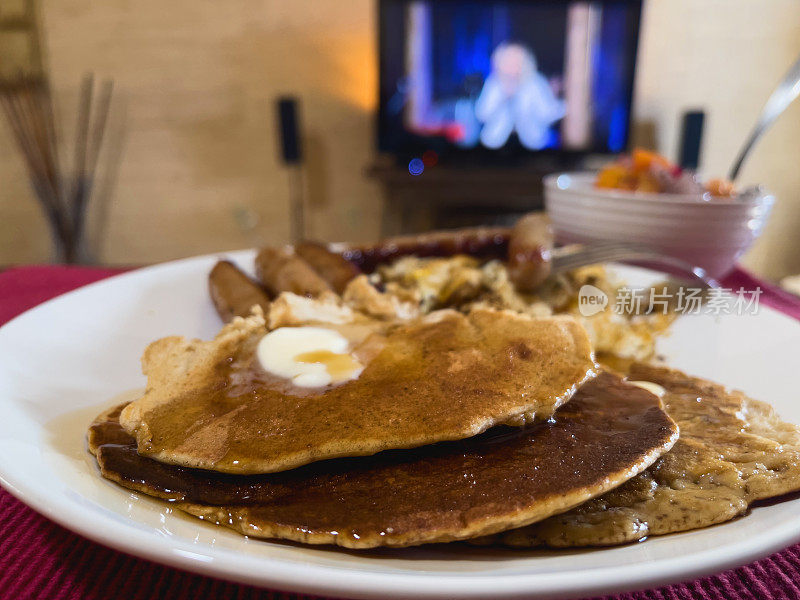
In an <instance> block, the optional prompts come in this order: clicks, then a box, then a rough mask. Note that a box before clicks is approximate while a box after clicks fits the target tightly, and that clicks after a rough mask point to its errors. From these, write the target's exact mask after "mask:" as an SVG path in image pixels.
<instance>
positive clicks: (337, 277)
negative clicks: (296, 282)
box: [294, 242, 361, 294]
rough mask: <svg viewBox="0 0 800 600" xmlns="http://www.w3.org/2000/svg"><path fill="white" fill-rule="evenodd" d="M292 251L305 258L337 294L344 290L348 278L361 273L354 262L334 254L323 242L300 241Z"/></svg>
mask: <svg viewBox="0 0 800 600" xmlns="http://www.w3.org/2000/svg"><path fill="white" fill-rule="evenodd" d="M294 251H295V253H296V254H297V256H299V257H300V258H302V259H303V260H305V261H306V262H307V263H308V264H309V265H310V266H311V268H312V269H314V271H316V272H317V275H319V276H320V277H322V278H323V279H324V280H325V281H326V282H327V283H328V285H329V286H331V287H332V288H333V289H334V291H336V293H337V294H341V293H342V292H344V288H345V287H347V284H348V283H350V280H351V279H353V278H354V277H356V276H357V275H359V274H360V273H361V269H359V268H358V267H357V266H356V265H355V264H353V263H351V262H350V261H348V260H346V259H345V258H344V257H343V256H342V255H341V254H335V253H333V252H331V251H330V250H328V249H327V248H326V247H325V246H324V245H323V244H320V243H317V242H300V243H299V244H297V245H296V246H295V247H294Z"/></svg>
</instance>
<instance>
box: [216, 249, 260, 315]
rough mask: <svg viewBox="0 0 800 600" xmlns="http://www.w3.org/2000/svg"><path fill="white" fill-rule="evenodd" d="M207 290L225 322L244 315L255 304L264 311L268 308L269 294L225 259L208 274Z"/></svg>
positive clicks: (247, 313)
mask: <svg viewBox="0 0 800 600" xmlns="http://www.w3.org/2000/svg"><path fill="white" fill-rule="evenodd" d="M208 292H209V295H210V296H211V301H212V302H213V303H214V308H216V309H217V314H219V317H220V319H222V320H223V321H225V322H226V323H227V322H228V321H231V320H232V319H233V318H234V317H246V316H247V315H249V314H250V311H251V309H252V308H253V306H255V305H258V306H260V307H261V308H263V309H264V311H265V312H266V311H267V309H268V308H269V296H268V295H267V293H266V292H265V291H264V290H263V289H262V287H261V286H260V285H258V284H257V283H256V282H255V281H253V280H252V279H250V278H249V277H248V276H247V275H246V274H245V273H243V272H242V271H241V270H240V269H239V268H238V267H237V266H236V265H234V264H233V263H232V262H230V261H227V260H221V261H219V262H218V263H217V264H216V265H214V268H213V269H211V272H210V273H209V274H208Z"/></svg>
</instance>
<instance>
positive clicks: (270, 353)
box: [256, 326, 364, 387]
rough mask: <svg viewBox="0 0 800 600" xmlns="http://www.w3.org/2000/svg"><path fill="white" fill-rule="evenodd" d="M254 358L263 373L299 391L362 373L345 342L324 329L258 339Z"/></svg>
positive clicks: (301, 329) (280, 331)
mask: <svg viewBox="0 0 800 600" xmlns="http://www.w3.org/2000/svg"><path fill="white" fill-rule="evenodd" d="M256 354H257V356H258V360H259V362H260V363H261V366H262V368H263V369H264V370H265V371H268V372H270V373H272V374H274V375H278V376H279V377H286V378H288V379H291V380H292V383H293V384H294V385H297V386H299V387H324V386H327V385H331V384H337V383H343V382H345V381H349V380H350V379H355V378H357V377H358V376H359V375H360V374H361V371H363V370H364V366H363V365H362V364H361V363H360V362H359V361H358V360H356V358H355V357H353V356H352V355H351V354H350V342H349V341H348V339H347V338H346V337H344V336H343V335H342V334H341V333H339V332H338V331H334V330H333V329H327V328H325V327H310V326H306V327H280V328H278V329H275V330H274V331H270V332H269V333H268V334H267V335H265V336H264V337H263V338H261V340H260V341H259V343H258V348H257V350H256Z"/></svg>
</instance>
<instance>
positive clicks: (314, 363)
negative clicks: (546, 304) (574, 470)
mask: <svg viewBox="0 0 800 600" xmlns="http://www.w3.org/2000/svg"><path fill="white" fill-rule="evenodd" d="M276 304H278V302H276ZM310 325H314V327H315V328H317V327H319V328H327V329H329V330H331V335H328V336H325V341H324V342H323V341H320V342H319V344H320V346H319V347H318V348H317V349H316V350H313V348H314V344H313V343H312V342H313V340H310V341H309V340H300V339H299V338H300V337H302V336H300V335H299V334H300V333H301V330H302V329H303V328H302V327H300V328H297V329H293V328H282V329H278V330H275V331H272V332H269V333H268V334H267V329H266V324H265V321H264V317H263V315H262V314H261V313H260V312H256V313H255V314H254V315H253V316H251V317H248V318H246V319H241V318H238V319H236V320H234V321H233V322H232V323H229V324H228V325H226V326H225V327H224V328H223V329H222V331H221V332H220V334H219V335H218V336H217V337H216V339H214V340H212V341H210V342H203V341H199V340H187V339H185V338H180V337H171V338H165V339H162V340H159V341H157V342H154V343H153V344H151V345H150V346H149V347H148V348H147V350H146V352H145V354H144V357H143V359H142V360H143V370H144V372H145V374H146V375H147V377H148V382H147V390H146V392H145V394H144V396H143V398H141V399H140V400H137V401H136V402H133V403H131V404H130V405H129V406H128V407H126V408H125V410H124V411H123V412H122V414H121V416H120V422H121V424H122V426H123V427H124V428H125V429H126V430H127V431H128V432H129V433H130V434H132V435H133V436H134V437H135V438H136V440H137V444H138V451H139V453H140V454H141V455H143V456H149V457H151V458H154V459H156V460H159V461H162V462H165V463H171V464H178V465H183V466H188V467H194V468H202V469H209V470H214V471H220V472H226V473H238V474H256V473H269V472H276V471H283V470H286V469H292V468H295V467H298V466H301V465H304V464H306V463H310V462H313V461H317V460H322V459H330V458H337V457H346V456H362V455H369V454H374V453H376V452H379V451H382V450H386V449H391V448H413V447H417V446H422V445H425V444H431V443H434V442H438V441H443V440H458V439H463V438H467V437H471V436H473V435H477V434H479V433H481V432H483V431H485V430H486V429H488V428H489V427H492V426H494V425H497V424H502V423H513V424H524V423H528V422H532V421H534V420H541V419H547V418H549V417H550V416H551V415H552V414H553V413H554V412H555V410H556V409H557V408H558V407H559V406H561V405H562V404H564V403H565V402H566V401H567V400H569V398H570V397H571V396H572V395H573V394H574V392H575V390H576V389H577V388H578V387H580V386H581V385H582V384H583V383H584V382H586V381H587V380H588V379H590V378H591V377H593V376H594V375H595V368H596V367H595V363H594V360H593V355H592V352H591V347H590V343H589V340H588V337H587V334H586V332H585V330H584V329H583V327H582V326H581V325H579V324H578V323H577V322H576V321H575V320H573V319H571V318H569V317H553V318H542V319H535V318H531V317H527V316H524V315H518V314H515V313H511V312H507V311H496V310H489V309H481V310H474V311H472V312H471V313H469V314H467V315H464V314H461V313H457V312H455V311H438V312H436V313H432V314H430V315H428V316H426V317H424V318H422V319H417V320H413V321H408V322H401V323H394V324H391V323H390V324H387V323H384V322H381V325H380V326H379V327H378V329H376V330H372V333H369V332H370V329H369V326H366V325H365V326H363V327H361V328H360V329H359V326H358V323H317V324H314V323H310ZM279 332H283V334H282V336H283V337H284V338H288V341H286V340H277V341H276V340H275V339H274V338H271V337H270V336H273V335H276V334H278V333H279ZM354 332H355V333H354ZM334 333H335V335H334ZM265 334H266V335H265ZM284 334H285V335H284ZM337 335H338V336H339V337H342V336H343V337H345V338H347V340H349V341H348V342H347V343H349V344H350V347H349V348H343V347H339V346H340V345H339V344H338V342H337V341H336V336H337ZM305 337H307V336H305ZM262 342H264V343H262ZM267 342H269V343H267ZM272 342H275V344H272ZM265 346H269V348H267V349H266V350H265ZM301 347H302V348H304V349H305V350H304V351H302V352H301V351H299V349H300V348H301ZM281 348H284V349H287V350H286V353H288V354H287V356H283V357H281ZM291 348H293V349H294V350H291V351H290V350H288V349H291ZM310 348H311V349H312V350H310V351H309V349H310ZM262 351H263V352H262ZM335 355H338V356H339V357H340V358H339V359H337V361H338V362H336V364H337V365H339V366H340V367H341V365H342V364H345V363H347V364H350V365H351V366H352V367H353V368H352V369H351V370H350V371H347V372H345V373H344V376H343V377H338V378H336V377H334V376H333V374H332V372H331V368H333V366H332V365H333V362H334V361H333V360H331V359H332V358H333V356H335ZM264 356H267V357H268V358H269V357H271V358H269V360H271V361H273V362H274V365H273V364H272V363H267V366H268V367H269V368H270V369H271V370H270V371H268V370H266V368H265V367H264V365H263V364H262V363H261V362H260V361H259V357H262V358H263V357H264ZM346 356H349V357H350V358H351V359H353V360H352V361H350V362H349V363H348V360H347V359H344V360H342V357H346ZM290 363H291V364H290ZM292 369H296V371H294V370H292ZM339 375H342V374H341V373H339ZM320 377H321V379H320ZM314 382H316V384H317V385H318V387H313V385H314ZM309 384H310V385H312V387H309Z"/></svg>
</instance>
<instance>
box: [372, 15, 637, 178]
mask: <svg viewBox="0 0 800 600" xmlns="http://www.w3.org/2000/svg"><path fill="white" fill-rule="evenodd" d="M412 1H413V0H378V27H377V36H378V40H377V43H378V85H377V88H378V89H377V103H378V109H377V111H376V121H377V122H376V126H375V132H376V143H377V149H378V152H379V153H382V154H386V155H390V156H394V157H395V158H396V159H397V161H398V162H406V161H408V160H410V159H411V158H414V157H416V156H420V155H421V154H422V153H423V152H425V151H426V150H429V149H432V148H431V140H430V138H426V137H423V136H415V135H414V134H411V133H409V134H407V136H406V137H405V139H403V140H402V141H401V142H400V143H396V142H395V141H391V142H390V140H389V139H388V138H389V136H388V128H389V123H390V120H389V117H388V115H387V114H386V101H387V100H388V99H387V98H386V97H384V93H383V92H384V86H383V79H384V74H385V71H386V68H385V64H386V55H387V48H386V44H385V38H386V34H385V28H386V27H389V26H390V24H389V23H388V22H387V18H386V15H387V12H388V10H389V8H390V7H391V6H402V5H406V4H409V3H410V2H412ZM430 1H432V2H439V3H444V2H451V3H452V2H460V1H463V0H430ZM507 1H508V2H518V3H526V4H570V3H571V2H574V1H575V0H507ZM590 1H593V2H598V3H600V4H625V5H629V10H630V11H631V16H632V17H633V19H631V23H630V25H629V30H628V37H629V38H630V39H631V40H632V44H633V47H632V48H631V52H630V54H629V59H628V61H629V62H628V64H627V65H626V68H627V70H628V72H630V73H631V80H630V86H629V89H628V94H627V100H628V106H630V107H631V109H630V110H629V111H628V118H627V122H626V133H625V142H624V144H623V147H625V148H627V147H628V144H629V143H630V138H631V126H632V123H633V100H634V88H635V84H636V63H637V59H638V55H639V37H640V35H641V21H642V5H643V3H644V0H590ZM439 150H440V152H439V160H440V161H442V162H449V163H458V162H462V163H473V164H477V163H480V164H481V165H492V164H504V165H507V164H508V163H509V162H532V161H535V160H536V159H537V158H541V159H544V160H546V161H549V162H551V163H552V162H562V163H564V164H574V163H576V162H577V161H579V160H580V159H581V158H583V157H586V156H590V155H592V156H596V155H600V156H612V155H613V154H614V153H613V152H610V151H609V150H608V149H607V148H605V147H601V146H600V145H596V146H593V147H591V148H583V149H580V150H576V149H561V148H548V149H545V150H528V149H527V148H525V147H523V146H522V145H520V144H512V145H511V146H507V147H506V146H504V147H503V148H499V149H495V150H493V149H489V148H484V147H483V146H480V145H478V146H475V147H474V148H459V147H458V146H455V145H453V144H449V143H446V142H441V143H440V144H439Z"/></svg>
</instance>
